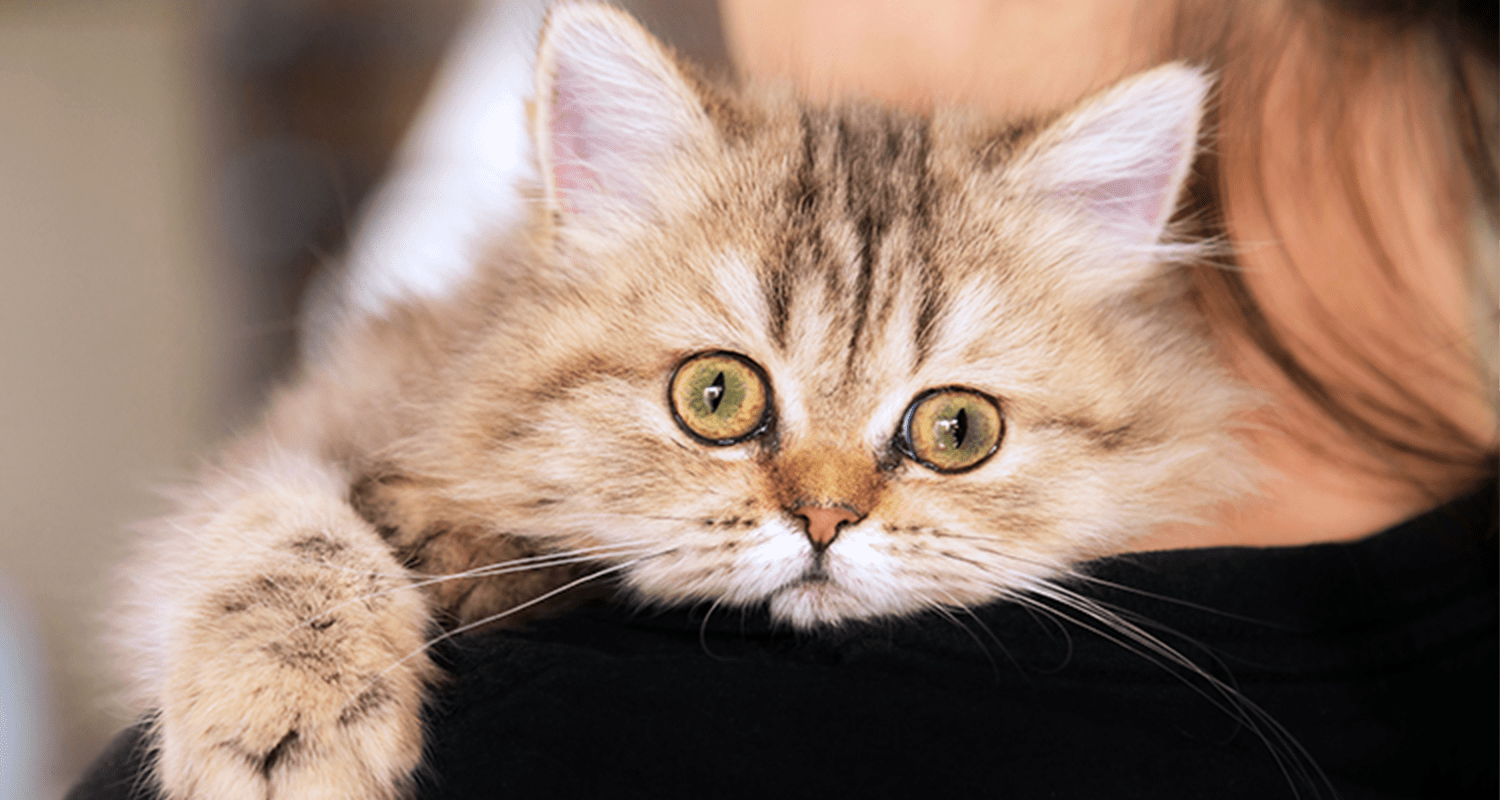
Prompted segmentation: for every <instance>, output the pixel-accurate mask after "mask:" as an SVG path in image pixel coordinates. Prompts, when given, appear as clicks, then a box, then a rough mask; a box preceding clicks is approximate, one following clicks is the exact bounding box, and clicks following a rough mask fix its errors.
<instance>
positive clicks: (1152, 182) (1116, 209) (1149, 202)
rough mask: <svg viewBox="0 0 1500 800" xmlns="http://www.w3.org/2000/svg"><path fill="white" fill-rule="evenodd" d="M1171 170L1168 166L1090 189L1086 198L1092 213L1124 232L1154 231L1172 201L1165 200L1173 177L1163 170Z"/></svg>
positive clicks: (1169, 199)
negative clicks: (1153, 228) (1152, 229)
mask: <svg viewBox="0 0 1500 800" xmlns="http://www.w3.org/2000/svg"><path fill="white" fill-rule="evenodd" d="M1152 166H1153V167H1159V166H1160V165H1152ZM1171 167H1172V165H1170V164H1168V165H1166V166H1165V169H1161V168H1155V169H1152V170H1150V171H1147V172H1144V173H1143V174H1141V175H1135V176H1131V177H1129V178H1120V179H1119V180H1114V181H1107V182H1105V183H1102V184H1099V185H1097V186H1093V187H1090V189H1089V191H1088V192H1087V193H1086V195H1085V197H1086V198H1087V200H1088V203H1089V205H1090V206H1091V207H1092V208H1093V209H1094V213H1095V214H1098V215H1099V218H1100V219H1101V220H1103V221H1104V224H1105V225H1107V226H1109V227H1114V228H1120V229H1125V230H1138V229H1140V228H1143V227H1156V226H1157V225H1158V224H1159V223H1160V222H1161V221H1162V219H1161V218H1162V216H1163V212H1164V211H1166V210H1167V209H1165V208H1164V206H1165V205H1166V204H1167V203H1169V202H1171V201H1172V200H1173V199H1174V198H1170V197H1168V196H1167V193H1168V192H1169V191H1170V189H1171V188H1172V187H1171V185H1170V182H1171V177H1172V176H1171V173H1170V172H1167V171H1166V170H1170V169H1171Z"/></svg>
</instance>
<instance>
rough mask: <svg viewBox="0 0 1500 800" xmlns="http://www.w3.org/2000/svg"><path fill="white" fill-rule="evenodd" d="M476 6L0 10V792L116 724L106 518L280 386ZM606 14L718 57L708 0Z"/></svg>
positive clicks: (120, 715)
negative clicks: (314, 287) (632, 18)
mask: <svg viewBox="0 0 1500 800" xmlns="http://www.w3.org/2000/svg"><path fill="white" fill-rule="evenodd" d="M505 2H506V0H494V2H492V3H490V4H489V5H503V4H504V3H505ZM517 2H527V3H528V4H531V5H534V4H535V2H534V0H517ZM481 5H483V4H481V3H478V2H476V0H0V800H8V799H9V798H43V800H51V798H57V797H61V796H62V794H63V792H64V791H65V790H66V788H67V787H68V785H69V784H71V782H72V781H73V780H74V779H75V778H76V776H77V775H78V773H79V772H80V771H81V770H82V769H83V768H84V767H85V766H86V765H87V764H88V762H89V761H90V760H91V759H92V758H93V757H94V756H95V755H96V754H97V753H98V752H99V751H100V750H101V749H102V747H103V746H104V744H105V743H106V742H107V741H108V739H109V738H110V736H112V735H113V734H114V733H115V732H116V731H117V730H119V729H120V728H121V727H123V726H124V725H125V724H127V723H128V722H129V721H130V720H129V716H128V712H127V711H126V710H125V709H124V708H123V707H122V706H120V705H119V704H118V703H116V702H115V701H114V700H113V699H112V698H113V695H114V693H115V691H116V688H117V687H118V683H117V681H116V679H115V676H114V674H113V673H112V672H111V671H110V668H109V664H108V659H107V652H106V650H105V648H104V647H103V646H102V644H101V642H100V635H101V632H102V630H103V626H102V624H101V622H100V620H101V619H102V616H103V613H104V609H105V600H106V592H107V577H108V574H109V570H110V568H111V565H113V564H115V563H116V562H118V560H119V559H120V557H121V556H122V555H123V553H124V552H125V543H126V542H127V541H128V536H129V533H128V530H127V529H128V526H129V524H130V523H131V522H133V521H136V520H140V519H143V518H146V517H149V516H152V515H154V514H156V513H159V512H160V511H161V510H162V506H161V504H160V503H159V501H157V500H155V499H154V497H153V495H152V494H151V489H152V487H154V486H160V485H162V484H165V483H169V482H172V481H175V480H177V479H179V478H181V477H183V476H186V475H188V474H190V473H191V471H192V470H193V468H194V466H195V465H196V464H197V463H198V462H199V460H200V459H202V458H204V457H206V456H207V455H209V454H211V452H212V449H213V447H214V446H215V443H216V442H219V441H222V440H223V439H225V438H226V437H227V436H229V435H231V434H232V433H234V432H235V431H236V430H239V429H242V428H243V427H245V426H247V425H249V424H252V423H253V421H254V419H255V416H256V414H257V412H258V409H259V407H260V405H261V403H262V402H263V400H264V398H265V396H266V393H267V391H268V389H269V387H270V386H271V385H272V383H273V382H274V381H275V380H276V379H277V378H278V377H280V376H284V375H286V374H287V372H288V370H289V369H290V365H291V363H292V361H293V359H294V358H295V354H296V352H297V346H298V324H297V314H298V308H299V304H300V302H301V297H302V295H303V292H304V291H305V290H306V289H307V287H308V285H309V281H310V280H312V279H313V276H314V275H315V274H317V271H318V270H319V268H320V267H322V266H324V265H326V264H330V263H334V262H336V261H337V260H338V258H339V256H340V254H341V253H342V252H343V250H344V248H345V245H346V240H347V237H348V236H349V234H350V232H351V230H352V229H353V227H354V225H355V222H356V220H357V219H358V218H359V209H360V206H361V203H362V202H363V201H364V200H365V199H366V197H367V195H368V193H369V192H370V190H371V189H372V187H374V186H376V185H377V183H378V182H379V181H380V179H381V176H382V175H383V174H384V172H385V170H386V169H387V167H388V165H389V164H390V163H391V160H392V158H393V154H394V153H395V152H396V148H397V146H398V144H399V143H400V141H401V140H402V137H403V135H404V133H405V132H406V131H407V129H408V126H409V125H410V124H411V122H412V120H413V118H414V116H415V115H416V114H417V113H418V110H419V108H420V107H421V103H422V99H423V96H424V93H425V92H426V91H427V89H428V87H429V86H430V85H431V84H432V82H433V80H434V76H436V75H438V74H439V72H438V70H439V67H440V64H441V59H442V56H443V53H444V52H445V49H446V48H447V47H448V46H449V44H450V42H452V41H453V40H454V37H455V36H456V35H457V34H458V33H459V31H460V30H461V28H462V26H463V25H464V22H465V20H467V19H470V18H471V16H472V15H474V14H476V13H478V12H479V11H481V10H482V9H481V8H480V6H481ZM621 5H624V6H626V7H627V8H629V9H630V10H632V11H633V12H635V13H636V14H637V15H638V16H640V17H641V18H642V19H643V20H644V21H645V22H646V23H647V26H648V27H650V28H652V29H653V30H654V31H655V32H656V33H657V34H658V35H659V36H662V37H663V38H664V39H666V40H667V41H669V42H672V43H674V44H676V45H677V46H678V47H679V48H680V49H682V50H684V51H686V52H687V53H688V54H689V55H690V56H692V57H694V58H696V59H697V60H699V61H700V62H706V63H708V64H709V65H710V66H711V68H713V69H725V67H724V64H725V58H724V52H723V46H722V38H721V36H720V32H719V17H718V14H717V9H716V8H715V6H714V5H713V0H677V1H676V2H673V1H672V0H656V2H634V3H622V4H621ZM531 35H533V34H532V33H529V32H528V33H526V34H525V36H531ZM523 38H524V36H523Z"/></svg>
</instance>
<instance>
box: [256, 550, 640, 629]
mask: <svg viewBox="0 0 1500 800" xmlns="http://www.w3.org/2000/svg"><path fill="white" fill-rule="evenodd" d="M627 547H628V548H629V549H623V548H627ZM606 548H608V549H606ZM643 550H644V548H643V546H642V545H625V544H615V545H600V546H597V547H589V548H580V549H578V550H566V551H560V552H558V553H552V554H548V555H541V556H528V557H526V558H517V559H512V560H510V561H501V562H498V563H495V564H486V565H483V566H479V567H474V568H472V569H466V570H463V571H461V572H450V573H446V574H443V575H433V576H429V577H427V578H423V579H421V580H415V581H413V580H408V581H405V582H403V583H401V584H400V585H398V586H392V587H390V588H387V589H381V590H379V591H375V592H366V593H364V594H360V595H356V596H354V597H351V598H349V599H347V600H343V601H341V602H338V603H335V604H333V605H331V606H329V607H327V608H325V609H323V610H321V611H319V612H318V613H317V614H314V615H312V616H310V617H307V618H306V619H303V620H300V621H298V623H297V624H296V625H293V626H292V627H291V628H289V629H287V631H286V633H284V634H283V636H290V635H291V634H293V633H295V632H296V631H297V630H299V629H300V628H303V627H305V626H308V625H311V624H313V623H314V622H317V621H318V620H320V619H323V618H324V617H326V616H328V615H329V614H332V613H333V612H335V611H337V610H339V609H341V608H343V607H344V606H347V605H349V604H351V603H357V602H361V601H364V600H372V599H374V598H376V597H383V596H385V595H388V594H394V593H396V592H402V591H407V590H410V589H421V588H423V587H427V586H432V585H434V584H438V583H443V582H446V581H454V580H464V579H477V578H490V577H495V576H497V575H506V574H509V573H513V572H526V571H528V570H539V569H547V568H549V567H559V566H565V565H567V564H581V563H587V562H589V561H595V560H598V559H600V558H602V557H608V556H621V555H627V556H628V555H635V554H636V553H638V552H642V551H643ZM399 577H404V578H410V577H411V575H410V574H409V573H408V574H407V575H403V576H399Z"/></svg>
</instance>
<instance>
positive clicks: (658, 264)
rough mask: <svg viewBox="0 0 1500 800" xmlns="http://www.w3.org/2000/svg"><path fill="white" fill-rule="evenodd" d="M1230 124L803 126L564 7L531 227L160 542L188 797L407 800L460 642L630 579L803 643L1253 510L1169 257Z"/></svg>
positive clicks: (151, 579)
mask: <svg viewBox="0 0 1500 800" xmlns="http://www.w3.org/2000/svg"><path fill="white" fill-rule="evenodd" d="M1207 89H1208V84H1207V81H1206V79H1205V78H1204V77H1203V76H1202V75H1201V74H1199V73H1197V72H1196V71H1194V70H1191V69H1188V68H1185V67H1182V66H1166V67H1161V68H1158V69H1155V70H1153V71H1150V72H1147V73H1145V74H1142V75H1140V76H1137V77H1135V78H1133V79H1130V80H1128V81H1126V82H1124V83H1122V84H1120V85H1119V86H1116V87H1115V88H1113V89H1110V90H1108V91H1106V92H1103V93H1102V94H1100V95H1098V96H1096V97H1093V98H1091V99H1089V100H1087V101H1085V102H1083V103H1081V104H1080V105H1078V106H1077V107H1076V108H1073V109H1072V110H1069V111H1067V112H1065V113H1060V114H1057V115H1055V116H1053V117H1051V118H1047V119H1040V120H1025V121H998V122H997V121H995V120H990V119H985V118H982V117H980V116H977V115H973V114H965V113H961V112H957V111H947V110H945V111H939V112H937V113H936V114H934V115H931V116H916V115H912V114H908V113H904V112H898V111H893V110H889V109H884V108H881V107H878V106H874V105H870V104H865V103H859V102H852V101H851V102H843V103H837V104H834V105H830V106H808V105H804V104H799V103H798V102H795V101H793V100H792V99H790V98H788V97H785V96H782V95H780V94H777V93H775V92H771V91H766V90H760V89H746V90H730V89H725V88H721V87H717V86H711V85H708V84H706V83H704V82H703V81H701V80H700V79H698V78H697V77H696V76H695V74H694V73H693V72H692V71H691V69H689V68H687V67H685V66H684V65H681V64H679V63H678V62H677V61H676V60H675V59H674V57H673V56H672V55H671V54H669V53H668V52H667V51H666V50H665V49H664V48H663V47H662V46H661V45H659V44H658V43H656V42H655V41H654V40H652V39H651V38H650V36H649V35H647V34H646V33H645V32H644V31H643V30H642V29H641V28H640V27H639V26H638V25H636V24H635V23H634V22H633V21H632V20H630V19H629V18H628V17H626V16H624V15H623V14H621V13H620V12H618V11H615V10H612V9H609V8H604V7H597V6H587V5H563V6H559V7H557V8H555V9H554V10H553V11H552V13H551V16H550V18H549V21H548V24H547V26H546V28H545V30H544V33H543V37H542V41H541V45H540V49H539V54H538V57H537V64H536V99H535V101H534V106H533V108H532V109H531V112H532V127H533V131H532V135H533V142H534V145H535V151H536V158H537V162H538V166H539V168H540V175H541V177H542V184H543V185H542V186H541V187H540V191H539V196H538V197H537V198H535V200H534V202H533V206H534V213H533V214H532V217H531V219H530V220H529V221H528V222H527V224H525V225H523V226H521V228H520V229H519V230H514V231H509V232H501V231H497V232H496V234H495V238H494V241H493V245H492V247H490V248H489V250H488V251H487V256H486V257H485V258H484V259H482V260H481V261H480V263H478V264H477V265H476V268H475V271H474V275H473V277H472V279H470V280H469V282H468V283H467V284H466V285H465V286H464V287H463V288H462V290H461V291H458V292H455V293H454V295H453V296H452V297H450V298H448V299H443V300H417V299H412V300H410V301H409V302H407V303H405V304H404V305H400V306H399V307H396V308H394V309H392V310H391V311H390V312H389V313H388V314H387V315H385V316H384V317H383V318H378V319H361V320H350V321H347V322H346V323H345V324H344V326H343V329H342V330H341V331H339V332H338V333H337V335H336V337H335V340H334V341H333V343H332V344H331V346H330V347H329V349H328V350H327V354H326V355H325V356H323V357H321V358H319V359H317V360H316V361H315V362H314V363H310V364H308V365H307V366H306V368H305V370H304V373H303V374H302V375H301V377H300V378H299V379H298V380H297V381H296V382H295V383H293V384H292V385H291V386H289V387H288V388H286V389H285V390H283V391H282V392H281V393H280V394H279V396H277V397H276V399H275V401H274V403H273V404H272V406H271V409H270V411H269V413H268V415H267V418H266V419H265V421H264V423H263V425H262V426H261V427H260V428H259V429H258V430H257V431H255V432H253V433H251V434H250V435H248V436H246V437H245V438H243V439H242V440H241V441H239V442H237V443H235V444H234V445H233V446H232V447H230V448H229V449H228V450H227V452H225V453H224V454H223V456H222V458H221V459H220V460H219V461H218V462H217V464H216V466H214V467H213V468H211V469H209V470H207V471H206V472H205V474H204V475H203V476H202V477H201V478H200V479H199V480H198V481H197V482H196V483H195V484H193V485H192V486H189V487H186V488H184V489H183V490H182V491H181V492H180V494H179V497H178V510H177V512H176V513H175V514H174V515H173V516H172V517H170V518H168V519H166V520H163V521H161V522H160V523H159V524H157V525H156V526H155V528H154V530H153V534H152V536H151V537H150V539H149V541H147V542H146V544H145V548H146V550H145V554H144V556H143V558H142V559H141V560H140V561H139V563H138V564H137V565H136V567H135V569H134V574H135V575H136V577H137V581H136V583H137V585H138V587H139V589H138V597H137V602H136V603H135V604H134V606H133V609H134V613H133V614H131V615H129V616H128V617H127V618H126V622H125V625H124V627H125V629H127V630H128V631H129V634H128V635H129V636H130V637H131V638H132V640H133V642H134V644H135V648H136V652H137V654H138V657H139V658H138V660H139V662H140V669H139V678H140V682H141V684H142V686H143V691H144V698H145V702H146V703H147V704H148V707H150V708H152V709H155V712H156V713H155V717H154V719H155V727H156V733H157V735H158V736H159V740H160V751H159V758H158V763H157V766H156V777H157V778H158V779H159V780H160V782H161V785H162V786H163V787H164V789H165V791H166V793H167V794H168V795H169V796H171V797H173V798H215V799H219V798H252V797H254V798H261V797H270V796H275V797H298V798H395V797H401V796H403V795H405V794H406V793H408V792H409V789H410V782H409V776H410V774H411V773H412V771H413V769H414V768H415V767H416V766H417V762H418V760H419V758H420V755H421V748H422V731H421V728H420V722H419V716H418V712H419V708H420V706H421V703H422V699H423V691H424V687H425V686H426V685H428V684H429V683H430V682H432V681H433V680H435V679H436V678H437V675H436V669H435V667H434V666H433V665H432V663H431V662H430V661H429V660H428V657H427V655H426V653H425V651H424V644H425V643H427V642H428V641H429V639H430V638H431V637H432V636H433V635H434V631H435V630H437V629H438V628H435V626H445V627H446V628H447V630H448V631H449V632H450V633H451V632H455V631H462V630H466V629H468V628H469V627H471V626H474V625H477V624H484V623H488V622H491V621H495V620H501V621H513V620H515V619H518V618H521V617H524V616H526V615H528V614H535V613H541V612H543V611H544V610H545V608H546V607H547V606H549V604H552V605H555V604H558V603H560V602H563V601H564V600H565V599H566V597H567V596H569V595H570V594H571V591H565V590H571V589H573V588H575V587H580V586H590V585H595V584H597V583H605V582H608V583H610V584H611V585H613V586H614V587H615V588H616V589H617V590H618V591H621V592H623V593H625V594H626V595H628V596H632V597H634V598H636V599H638V600H642V601H647V602H654V603H664V604H666V603H691V602H698V601H710V602H713V603H722V604H729V605H750V604H768V605H769V609H770V612H771V613H772V614H773V615H774V616H775V617H776V618H777V619H780V620H783V621H785V622H786V623H788V624H790V625H794V626H797V627H802V628H816V627H819V626H828V625H837V624H840V623H842V622H845V621H850V620H858V619H863V618H869V617H877V616H882V615H901V614H912V613H916V612H920V611H923V610H924V609H931V608H935V607H958V606H972V605H976V604H982V603H986V602H990V601H995V600H1002V599H1006V598H1013V597H1017V596H1020V595H1022V594H1024V593H1026V592H1028V591H1035V590H1039V589H1045V588H1046V587H1048V586H1049V585H1050V584H1049V583H1048V582H1049V581H1052V580H1054V579H1056V578H1058V577H1061V576H1064V575H1066V574H1067V573H1068V570H1069V568H1070V565H1073V564H1075V563H1077V562H1079V561H1081V560H1085V559H1089V558H1093V557H1097V556H1101V555H1105V554H1108V553H1112V552H1116V551H1119V550H1120V549H1122V548H1123V547H1125V546H1126V545H1127V544H1128V543H1129V542H1130V541H1131V539H1132V538H1133V537H1135V536H1138V535H1140V534H1142V533H1144V532H1145V531H1147V530H1149V529H1150V528H1151V527H1152V526H1153V525H1155V524H1157V523H1161V522H1164V521H1169V520H1183V519H1190V518H1192V517H1193V515H1194V513H1195V511H1197V510H1199V509H1201V508H1203V507H1204V506H1206V505H1209V504H1212V503H1216V502H1219V501H1222V500H1225V499H1227V498H1230V497H1232V496H1234V495H1235V494H1236V493H1238V492H1241V491H1244V490H1245V489H1246V488H1247V486H1248V478H1247V477H1246V476H1247V475H1248V474H1249V472H1250V469H1249V467H1248V465H1247V458H1246V457H1245V455H1244V454H1243V452H1242V451H1241V449H1240V447H1239V445H1238V444H1237V443H1236V440H1235V439H1234V438H1233V437H1232V436H1231V435H1230V432H1229V431H1230V426H1231V423H1232V422H1233V420H1235V419H1236V418H1237V416H1238V415H1240V414H1241V413H1242V412H1243V411H1244V410H1246V408H1247V407H1248V406H1249V404H1250V403H1251V395H1250V394H1249V393H1248V392H1246V391H1245V390H1243V389H1242V388H1240V387H1239V386H1238V385H1237V384H1235V383H1234V382H1233V381H1232V380H1231V379H1230V378H1229V377H1228V375H1227V374H1226V373H1225V371H1224V370H1222V369H1221V368H1220V367H1219V366H1217V362H1216V359H1215V355H1214V352H1213V350H1212V348H1211V345H1210V344H1209V342H1208V337H1207V335H1206V333H1205V329H1204V325H1203V321H1202V320H1201V319H1200V318H1199V317H1197V316H1196V315H1195V313H1194V311H1193V308H1192V306H1191V303H1190V300H1189V298H1188V297H1187V296H1186V293H1185V282H1184V281H1183V280H1182V276H1181V275H1180V273H1179V271H1178V270H1177V269H1176V267H1177V265H1180V264H1181V263H1182V262H1183V261H1185V260H1188V259H1192V258H1194V257H1197V256H1199V255H1201V253H1200V248H1198V247H1197V246H1194V245H1192V244H1184V243H1174V242H1173V241H1172V238H1171V236H1170V234H1169V231H1168V226H1167V222H1168V219H1169V218H1170V217H1171V216H1172V213H1173V210H1174V207H1175V205H1176V198H1177V195H1178V193H1179V190H1180V187H1181V186H1182V184H1183V182H1184V179H1185V177H1186V175H1187V173H1188V170H1189V166H1190V164H1191V162H1192V160H1193V155H1194V150H1195V146H1196V139H1197V127H1198V121H1199V116H1200V107H1201V105H1202V102H1203V99H1204V96H1205V93H1206V92H1207Z"/></svg>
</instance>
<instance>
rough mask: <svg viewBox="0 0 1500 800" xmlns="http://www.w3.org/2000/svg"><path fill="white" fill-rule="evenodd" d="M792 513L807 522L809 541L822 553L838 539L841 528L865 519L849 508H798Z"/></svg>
mask: <svg viewBox="0 0 1500 800" xmlns="http://www.w3.org/2000/svg"><path fill="white" fill-rule="evenodd" d="M792 513H793V514H796V515H797V516H799V517H801V518H802V519H803V520H805V521H806V522H807V526H806V531H807V540H808V541H810V542H812V546H813V549H814V550H817V551H818V552H822V551H824V550H826V549H828V545H831V544H833V540H834V539H837V538H838V535H839V528H840V527H842V526H843V525H844V523H846V522H859V521H860V520H862V519H864V517H862V516H860V515H859V514H856V513H854V512H853V511H850V510H849V509H847V508H839V507H837V506H834V507H832V508H830V507H827V506H798V507H797V508H794V509H792Z"/></svg>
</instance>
